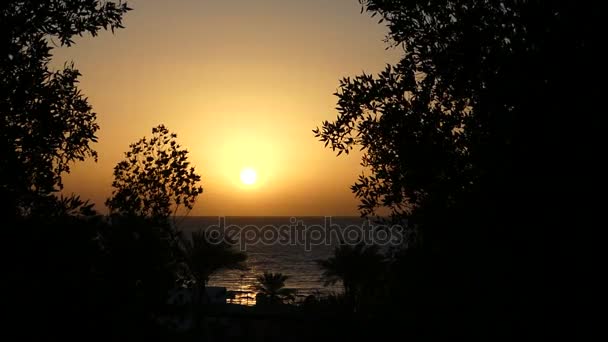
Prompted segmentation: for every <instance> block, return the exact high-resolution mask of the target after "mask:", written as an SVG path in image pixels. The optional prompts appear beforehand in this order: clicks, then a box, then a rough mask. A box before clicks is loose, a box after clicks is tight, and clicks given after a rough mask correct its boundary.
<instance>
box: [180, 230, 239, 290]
mask: <svg viewBox="0 0 608 342" xmlns="http://www.w3.org/2000/svg"><path fill="white" fill-rule="evenodd" d="M182 245H183V250H184V254H185V261H186V264H187V265H188V269H189V270H190V273H191V274H192V276H193V278H194V280H195V281H196V285H197V287H198V288H199V292H200V294H201V295H204V293H205V285H206V284H207V282H209V278H210V277H211V276H212V275H213V274H215V273H216V272H218V271H221V270H225V269H237V270H244V269H246V264H245V261H246V260H247V255H246V254H245V253H243V252H239V251H236V250H234V248H233V245H232V244H231V243H230V241H229V237H224V236H214V235H212V234H210V233H207V232H205V231H202V230H200V231H195V232H192V234H191V237H190V239H186V238H184V239H183V241H182Z"/></svg>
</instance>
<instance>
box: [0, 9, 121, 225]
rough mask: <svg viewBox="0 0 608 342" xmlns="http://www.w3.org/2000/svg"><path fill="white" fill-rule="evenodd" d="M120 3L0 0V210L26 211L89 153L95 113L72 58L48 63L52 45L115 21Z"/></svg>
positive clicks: (7, 213)
mask: <svg viewBox="0 0 608 342" xmlns="http://www.w3.org/2000/svg"><path fill="white" fill-rule="evenodd" d="M129 10H130V8H129V7H127V5H126V3H120V2H119V3H115V2H111V1H104V2H100V1H97V0H75V1H29V0H28V1H14V0H8V1H3V2H2V4H0V45H1V46H2V47H3V52H2V54H0V117H1V119H0V153H1V155H2V158H0V159H1V160H0V197H1V198H2V200H3V205H2V212H0V213H1V214H2V216H3V217H7V218H10V217H15V216H23V215H29V214H31V211H32V208H33V207H35V206H36V205H37V203H38V201H39V200H42V201H48V200H49V198H50V197H51V198H50V199H51V200H52V196H51V195H52V194H53V193H54V192H56V191H58V190H60V189H62V175H63V174H64V173H67V172H69V171H70V164H71V163H72V162H75V161H81V160H84V159H85V158H88V157H93V158H96V157H97V154H96V152H95V151H94V150H93V149H92V147H91V143H94V142H96V141H97V137H96V135H95V134H96V132H97V130H98V129H99V127H98V125H97V123H96V114H95V113H94V112H93V111H92V108H91V106H90V105H89V103H88V100H87V98H86V97H85V96H84V95H83V94H82V93H81V92H80V90H79V89H78V87H77V82H78V77H79V76H80V73H79V72H78V70H77V69H75V68H74V64H73V63H66V64H65V66H64V68H63V69H61V70H58V71H52V70H50V69H49V63H50V61H51V57H52V49H53V48H52V44H53V42H54V39H58V40H59V42H60V44H61V45H65V46H69V45H71V44H72V43H73V40H72V39H73V37H74V36H76V35H82V34H84V33H90V34H91V35H93V36H94V35H96V34H97V33H98V32H99V30H101V29H108V28H109V29H111V30H114V29H115V28H121V27H122V24H121V21H122V16H123V15H124V14H125V13H126V12H127V11H129Z"/></svg>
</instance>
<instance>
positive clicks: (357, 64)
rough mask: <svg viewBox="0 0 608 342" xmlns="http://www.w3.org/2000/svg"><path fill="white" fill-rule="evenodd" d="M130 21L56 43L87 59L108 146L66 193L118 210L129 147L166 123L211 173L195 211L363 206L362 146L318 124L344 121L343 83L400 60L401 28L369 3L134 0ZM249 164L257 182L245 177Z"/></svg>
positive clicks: (281, 212)
mask: <svg viewBox="0 0 608 342" xmlns="http://www.w3.org/2000/svg"><path fill="white" fill-rule="evenodd" d="M128 3H129V4H130V7H132V8H133V11H131V12H128V13H127V14H126V16H125V17H124V25H125V26H126V28H125V29H122V30H117V31H115V33H114V34H112V33H110V32H104V33H101V34H100V35H99V36H97V37H95V38H91V37H88V36H84V37H82V38H79V39H76V44H75V45H73V46H72V47H69V48H66V47H61V48H58V49H56V50H55V51H54V62H53V63H54V67H56V68H58V67H60V66H62V65H63V64H64V63H65V62H66V61H74V63H75V65H76V68H77V69H79V70H80V72H81V73H82V74H83V76H82V77H81V79H80V89H81V90H82V92H83V93H84V94H85V95H86V96H87V97H88V99H89V102H90V104H91V105H92V106H93V110H94V111H95V112H96V113H97V118H98V123H99V125H100V127H101V128H100V130H99V132H98V134H97V135H98V138H99V142H98V143H96V144H94V146H93V147H94V149H95V150H96V151H97V152H98V153H99V159H98V161H97V162H96V163H95V162H93V161H92V160H89V161H85V162H81V163H77V164H75V165H73V167H72V172H71V173H70V174H69V175H67V176H66V177H65V179H64V183H65V189H64V193H68V194H69V193H76V194H78V195H80V196H81V197H83V198H87V199H90V200H91V201H92V202H94V203H95V204H96V209H97V210H99V211H101V212H106V211H107V209H106V208H105V206H104V204H103V203H104V201H105V199H106V198H108V197H109V196H110V194H111V191H112V188H111V183H112V177H113V176H112V171H113V168H114V166H115V165H116V163H118V162H119V161H120V160H122V159H123V158H124V153H125V152H126V151H127V150H128V147H129V144H131V143H133V142H136V141H137V140H139V139H140V138H142V137H143V136H151V130H152V127H155V126H157V125H159V124H164V125H165V126H167V128H169V130H171V131H172V132H175V133H176V134H177V135H178V138H177V139H178V142H179V143H180V144H181V145H182V146H184V147H186V148H187V149H188V151H189V159H190V161H191V162H192V164H193V165H194V166H195V168H196V170H197V173H199V174H200V175H201V177H202V182H201V185H202V186H203V188H204V193H203V194H202V195H201V196H200V197H199V199H198V200H197V203H196V205H195V207H194V209H193V210H192V211H191V212H190V215H210V216H241V215H242V216H245V215H248V216H249V215H254V216H291V215H298V216H303V215H309V216H332V215H334V216H336V215H358V212H357V205H358V203H359V202H358V200H357V199H356V198H355V197H354V195H353V194H352V193H351V191H350V186H351V185H352V184H353V183H354V182H355V180H356V178H357V176H358V175H360V174H361V172H363V168H362V167H361V166H360V154H359V153H357V152H355V153H353V154H351V155H349V156H344V155H341V156H339V157H336V155H335V153H334V152H332V151H331V149H328V148H324V147H323V144H322V143H320V142H319V141H318V140H317V139H316V138H315V137H314V134H313V133H312V130H313V129H314V128H315V127H317V126H319V125H320V124H321V122H322V121H323V120H333V119H335V117H336V115H337V111H336V109H335V107H336V102H337V97H335V96H334V95H333V94H334V93H335V92H336V90H337V88H338V85H339V80H340V79H341V78H343V77H347V76H351V77H352V76H356V75H359V74H361V73H363V72H366V73H374V74H375V73H377V72H379V71H380V70H382V69H383V68H384V66H385V65H386V64H387V63H391V64H393V63H395V62H397V60H398V58H399V56H400V55H401V52H400V51H399V50H398V49H387V44H386V43H385V42H384V37H385V36H386V33H387V29H386V27H385V26H384V25H383V24H378V23H377V19H374V18H371V17H370V16H369V14H367V13H363V14H361V13H360V11H361V6H360V4H359V3H358V1H357V0H306V1H302V0H175V1H167V0H131V1H128ZM245 168H251V169H253V170H255V172H256V174H257V179H256V182H255V183H253V184H249V185H248V184H244V183H243V182H242V181H241V179H240V174H241V171H242V170H243V169H245Z"/></svg>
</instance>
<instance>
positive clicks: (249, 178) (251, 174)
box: [241, 167, 258, 185]
mask: <svg viewBox="0 0 608 342" xmlns="http://www.w3.org/2000/svg"><path fill="white" fill-rule="evenodd" d="M257 178H258V174H257V172H255V170H254V169H252V168H250V167H247V168H244V169H243V170H242V171H241V182H243V184H247V185H251V184H253V183H255V181H256V179H257Z"/></svg>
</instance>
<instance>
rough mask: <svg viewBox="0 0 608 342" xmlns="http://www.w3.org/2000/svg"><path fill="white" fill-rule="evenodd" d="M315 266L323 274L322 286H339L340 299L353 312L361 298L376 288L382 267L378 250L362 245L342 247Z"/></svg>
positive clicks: (382, 259)
mask: <svg viewBox="0 0 608 342" xmlns="http://www.w3.org/2000/svg"><path fill="white" fill-rule="evenodd" d="M317 264H318V265H319V267H321V269H322V270H323V274H322V279H323V280H324V281H325V286H327V285H333V284H335V283H337V282H341V283H342V286H343V287H344V297H345V298H346V300H347V301H348V304H349V305H351V306H352V308H353V309H354V310H355V311H356V310H358V309H359V308H360V304H361V300H362V296H364V295H370V294H371V293H370V290H373V289H374V288H378V287H380V280H381V277H382V274H383V272H384V271H385V266H386V265H385V258H384V256H383V255H382V254H381V253H380V252H379V249H378V247H377V246H375V245H372V246H365V245H364V244H357V245H355V246H351V245H347V244H342V245H340V246H338V247H336V248H335V249H334V253H333V255H332V256H331V257H329V258H328V259H326V260H319V261H317Z"/></svg>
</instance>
